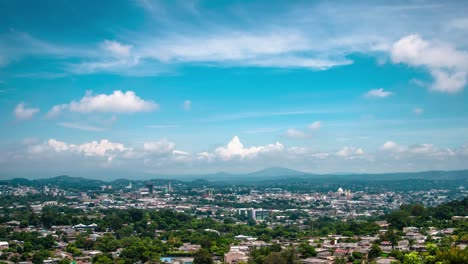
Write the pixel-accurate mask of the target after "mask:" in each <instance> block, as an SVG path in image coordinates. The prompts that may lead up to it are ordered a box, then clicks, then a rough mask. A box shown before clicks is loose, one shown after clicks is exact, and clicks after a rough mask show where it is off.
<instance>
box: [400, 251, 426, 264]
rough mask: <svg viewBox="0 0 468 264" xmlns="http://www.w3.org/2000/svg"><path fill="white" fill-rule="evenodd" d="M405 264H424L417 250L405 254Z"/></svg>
mask: <svg viewBox="0 0 468 264" xmlns="http://www.w3.org/2000/svg"><path fill="white" fill-rule="evenodd" d="M403 264H422V260H421V258H420V257H419V255H418V253H417V252H411V253H409V254H406V255H405V257H404V258H403Z"/></svg>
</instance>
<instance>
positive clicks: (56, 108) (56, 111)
mask: <svg viewBox="0 0 468 264" xmlns="http://www.w3.org/2000/svg"><path fill="white" fill-rule="evenodd" d="M67 108H68V105H67V104H61V105H54V106H53V107H52V108H51V109H50V110H49V112H47V114H46V118H54V117H57V116H59V115H60V113H61V112H62V111H63V110H65V109H67Z"/></svg>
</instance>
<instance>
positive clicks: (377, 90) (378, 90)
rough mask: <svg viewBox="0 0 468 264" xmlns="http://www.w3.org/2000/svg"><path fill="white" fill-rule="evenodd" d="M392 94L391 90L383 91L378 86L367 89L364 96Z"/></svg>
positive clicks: (382, 96)
mask: <svg viewBox="0 0 468 264" xmlns="http://www.w3.org/2000/svg"><path fill="white" fill-rule="evenodd" d="M392 94H393V93H392V92H389V91H385V90H384V89H383V88H379V89H373V90H370V91H368V92H367V93H366V96H367V97H378V98H385V97H388V96H390V95H392Z"/></svg>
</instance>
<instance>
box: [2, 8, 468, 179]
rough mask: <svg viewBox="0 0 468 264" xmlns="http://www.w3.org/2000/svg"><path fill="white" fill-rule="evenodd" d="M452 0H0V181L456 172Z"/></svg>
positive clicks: (460, 83)
mask: <svg viewBox="0 0 468 264" xmlns="http://www.w3.org/2000/svg"><path fill="white" fill-rule="evenodd" d="M467 9H468V7H467V6H466V4H465V3H464V2H463V1H447V2H444V3H440V2H439V1H392V3H389V2H388V1H352V2H346V3H344V2H334V1H268V2H267V1H143V0H142V1H108V2H106V1H100V2H99V3H96V2H95V1H78V2H76V1H40V2H31V1H24V2H23V1H2V2H1V3H0V17H2V19H1V20H0V113H1V115H0V123H1V127H2V129H1V132H0V135H1V137H0V150H1V151H0V177H4V178H6V177H15V176H26V177H46V176H55V175H58V174H64V173H66V174H71V175H80V176H90V175H96V176H98V177H107V178H109V177H112V175H113V173H115V172H117V171H118V172H122V173H129V174H132V173H133V174H135V175H136V174H138V173H151V174H199V173H213V172H218V171H227V172H250V171H253V170H259V169H263V168H267V167H278V166H281V167H289V168H292V169H298V170H303V171H308V172H315V173H333V172H395V171H423V170H453V169H467V168H468V167H467V166H468V165H467V163H466V160H467V159H468V107H467V106H466V103H467V101H468V100H467V99H468V94H467V91H466V90H467V89H466V86H467V76H468V52H467V51H468V41H467V39H468V38H467V37H468V17H467V16H466V13H468V10H467Z"/></svg>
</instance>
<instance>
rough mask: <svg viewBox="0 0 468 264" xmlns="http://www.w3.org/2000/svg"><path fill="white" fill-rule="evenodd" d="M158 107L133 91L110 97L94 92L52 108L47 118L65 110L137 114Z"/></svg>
mask: <svg viewBox="0 0 468 264" xmlns="http://www.w3.org/2000/svg"><path fill="white" fill-rule="evenodd" d="M158 107H159V106H158V104H156V103H154V102H153V101H146V100H143V99H141V98H140V97H138V96H137V95H136V94H135V92H133V91H126V92H122V91H114V92H113V93H112V94H109V95H107V94H97V95H93V94H92V92H87V93H86V95H85V96H84V97H83V98H81V100H80V101H72V102H70V103H69V104H62V105H56V106H54V107H52V109H51V110H50V111H49V113H48V114H47V116H48V117H54V116H57V115H58V114H59V113H60V112H61V111H63V110H64V109H68V110H70V111H71V112H80V113H91V112H103V113H104V112H106V113H135V112H148V111H153V110H155V109H158Z"/></svg>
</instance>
